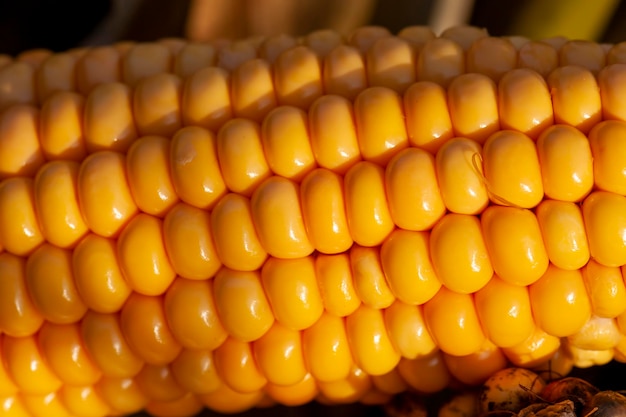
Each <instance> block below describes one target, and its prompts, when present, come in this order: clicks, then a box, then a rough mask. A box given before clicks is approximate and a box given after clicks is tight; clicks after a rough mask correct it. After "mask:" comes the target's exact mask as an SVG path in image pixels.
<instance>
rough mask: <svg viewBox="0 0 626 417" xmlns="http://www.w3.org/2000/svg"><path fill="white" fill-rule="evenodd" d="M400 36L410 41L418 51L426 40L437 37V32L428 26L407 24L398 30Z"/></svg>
mask: <svg viewBox="0 0 626 417" xmlns="http://www.w3.org/2000/svg"><path fill="white" fill-rule="evenodd" d="M398 37H399V38H401V39H404V40H406V41H408V42H409V43H410V44H411V45H412V46H413V48H414V49H416V51H419V50H420V49H421V48H422V47H423V46H424V44H425V43H426V42H428V41H430V40H432V39H435V37H436V36H435V34H434V33H433V31H432V29H431V28H430V27H428V26H418V25H416V26H407V27H405V28H404V29H402V30H400V32H398Z"/></svg>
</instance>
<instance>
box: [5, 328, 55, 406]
mask: <svg viewBox="0 0 626 417" xmlns="http://www.w3.org/2000/svg"><path fill="white" fill-rule="evenodd" d="M2 353H3V359H4V361H5V362H4V363H5V366H6V370H7V372H8V374H9V376H10V377H11V379H12V380H13V382H14V383H15V385H17V387H18V388H19V391H20V393H21V394H48V393H50V392H54V391H56V390H58V389H59V388H61V385H62V384H63V382H62V381H61V380H60V379H59V378H58V377H57V376H56V375H55V374H54V372H53V371H52V369H51V368H50V365H48V364H47V363H46V361H45V359H44V357H43V356H42V354H41V351H40V349H39V346H38V343H37V336H36V335H32V336H26V337H11V336H8V335H3V336H2Z"/></svg>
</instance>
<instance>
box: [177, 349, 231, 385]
mask: <svg viewBox="0 0 626 417" xmlns="http://www.w3.org/2000/svg"><path fill="white" fill-rule="evenodd" d="M170 368H171V370H172V375H173V376H174V379H176V382H177V383H178V385H179V386H180V387H181V388H183V389H184V390H187V391H189V392H191V393H194V394H208V393H210V392H214V391H216V390H217V389H219V387H220V386H221V385H222V380H221V379H220V377H219V375H218V374H217V368H216V365H215V354H214V353H213V350H206V349H201V350H196V349H183V350H182V352H180V355H178V356H177V357H176V359H174V361H173V362H172V363H171V365H170Z"/></svg>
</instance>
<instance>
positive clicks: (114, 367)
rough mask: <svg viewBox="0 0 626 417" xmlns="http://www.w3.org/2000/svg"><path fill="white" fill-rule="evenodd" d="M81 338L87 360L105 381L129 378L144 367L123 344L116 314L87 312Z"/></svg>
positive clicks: (124, 340)
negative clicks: (95, 367) (96, 367)
mask: <svg viewBox="0 0 626 417" xmlns="http://www.w3.org/2000/svg"><path fill="white" fill-rule="evenodd" d="M81 336H82V340H83V343H84V345H85V348H86V349H87V351H88V352H89V357H90V358H91V359H92V360H93V362H94V363H95V364H96V365H97V366H98V368H99V369H100V370H102V374H103V375H104V378H107V377H110V378H131V377H134V376H135V375H136V374H137V373H139V371H140V370H141V368H142V367H143V365H144V361H143V360H142V359H141V358H140V357H139V356H137V355H136V354H135V353H134V352H133V351H132V349H131V347H130V345H129V343H128V342H127V341H126V338H125V337H124V334H123V333H122V328H121V324H120V315H119V314H117V313H109V314H104V313H96V312H95V311H88V312H87V314H85V317H83V319H82V321H81Z"/></svg>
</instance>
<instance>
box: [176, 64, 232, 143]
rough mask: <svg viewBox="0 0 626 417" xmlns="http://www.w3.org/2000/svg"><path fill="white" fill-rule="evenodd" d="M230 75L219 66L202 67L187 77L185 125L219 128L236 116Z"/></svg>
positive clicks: (184, 107)
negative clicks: (232, 101)
mask: <svg viewBox="0 0 626 417" xmlns="http://www.w3.org/2000/svg"><path fill="white" fill-rule="evenodd" d="M229 82H230V75H229V73H228V72H226V71H224V70H223V69H221V68H217V67H207V68H202V69H201V70H199V71H197V72H196V73H194V74H193V75H190V76H189V77H187V78H186V79H185V82H184V84H183V89H182V96H181V104H180V109H181V113H182V115H181V117H182V123H183V125H184V126H198V127H203V128H205V129H210V130H212V131H214V132H216V131H217V129H219V128H220V127H221V126H222V125H223V124H224V123H225V122H226V121H227V120H230V118H231V117H232V116H233V110H232V104H231V99H230V91H229V89H230V84H229Z"/></svg>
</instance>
